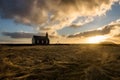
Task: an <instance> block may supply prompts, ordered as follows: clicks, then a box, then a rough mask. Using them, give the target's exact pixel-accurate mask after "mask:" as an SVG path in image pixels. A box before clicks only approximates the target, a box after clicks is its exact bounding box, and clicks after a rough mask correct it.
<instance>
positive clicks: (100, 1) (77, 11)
mask: <svg viewBox="0 0 120 80" xmlns="http://www.w3.org/2000/svg"><path fill="white" fill-rule="evenodd" d="M116 1H118V0H0V16H1V17H2V18H11V19H14V20H15V21H16V22H19V23H23V24H28V25H36V26H37V27H36V29H38V30H39V31H41V30H48V29H49V31H50V33H51V34H52V33H56V30H60V29H62V28H64V27H66V26H67V27H68V26H72V27H77V26H81V25H84V24H86V23H89V22H91V21H93V18H94V16H101V15H105V14H106V12H107V11H108V10H110V9H111V5H112V4H114V2H116ZM79 17H86V18H85V19H84V20H83V19H82V18H79ZM41 27H42V29H41ZM43 27H46V28H43ZM40 29H41V30H40Z"/></svg>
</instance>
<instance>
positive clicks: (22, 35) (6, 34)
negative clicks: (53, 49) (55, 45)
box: [2, 32, 59, 39]
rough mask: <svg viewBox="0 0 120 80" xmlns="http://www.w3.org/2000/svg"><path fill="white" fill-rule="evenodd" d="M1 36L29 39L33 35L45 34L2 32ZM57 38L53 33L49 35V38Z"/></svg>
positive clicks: (43, 34) (42, 34)
mask: <svg viewBox="0 0 120 80" xmlns="http://www.w3.org/2000/svg"><path fill="white" fill-rule="evenodd" d="M2 35H4V36H8V37H10V38H12V39H23V38H26V39H27V38H29V39H31V38H32V37H33V35H38V36H40V35H41V36H45V33H27V32H2ZM58 37H59V36H57V35H55V33H53V34H52V35H49V38H58Z"/></svg>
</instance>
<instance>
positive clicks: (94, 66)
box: [0, 45, 120, 80]
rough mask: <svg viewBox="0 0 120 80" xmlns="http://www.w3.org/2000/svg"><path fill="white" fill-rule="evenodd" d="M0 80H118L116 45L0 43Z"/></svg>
mask: <svg viewBox="0 0 120 80" xmlns="http://www.w3.org/2000/svg"><path fill="white" fill-rule="evenodd" d="M0 80H120V47H119V46H104V45H102V46H101V45H49V46H5V45H0Z"/></svg>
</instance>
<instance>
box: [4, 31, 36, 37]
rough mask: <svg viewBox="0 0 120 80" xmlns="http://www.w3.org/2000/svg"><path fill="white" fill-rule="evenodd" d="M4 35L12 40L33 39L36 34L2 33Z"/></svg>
mask: <svg viewBox="0 0 120 80" xmlns="http://www.w3.org/2000/svg"><path fill="white" fill-rule="evenodd" d="M2 34H3V35H5V36H9V37H11V38H32V36H33V35H34V33H25V32H2Z"/></svg>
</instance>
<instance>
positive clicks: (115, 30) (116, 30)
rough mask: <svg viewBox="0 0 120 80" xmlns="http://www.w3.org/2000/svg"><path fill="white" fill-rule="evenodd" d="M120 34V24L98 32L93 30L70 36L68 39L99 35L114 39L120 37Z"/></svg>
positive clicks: (108, 26)
mask: <svg viewBox="0 0 120 80" xmlns="http://www.w3.org/2000/svg"><path fill="white" fill-rule="evenodd" d="M119 34H120V23H112V24H110V25H107V26H105V27H103V28H101V29H98V30H92V31H87V32H82V33H78V34H74V35H69V36H68V38H76V37H79V38H80V37H92V36H98V35H110V36H113V37H114V36H119Z"/></svg>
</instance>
